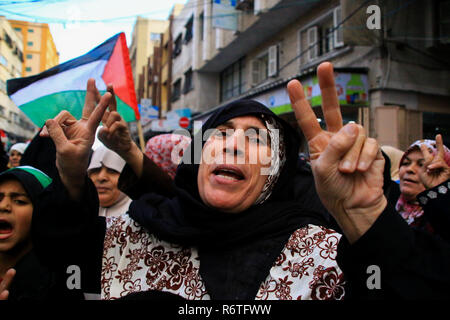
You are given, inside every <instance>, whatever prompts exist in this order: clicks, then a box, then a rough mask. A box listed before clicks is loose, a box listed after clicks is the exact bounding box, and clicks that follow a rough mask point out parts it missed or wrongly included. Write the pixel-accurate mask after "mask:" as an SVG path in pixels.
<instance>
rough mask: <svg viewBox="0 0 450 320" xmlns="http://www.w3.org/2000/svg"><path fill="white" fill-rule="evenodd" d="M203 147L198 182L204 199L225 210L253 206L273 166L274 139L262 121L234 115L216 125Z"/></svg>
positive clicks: (240, 209) (206, 202)
mask: <svg viewBox="0 0 450 320" xmlns="http://www.w3.org/2000/svg"><path fill="white" fill-rule="evenodd" d="M216 129H217V130H216V131H215V134H213V135H211V136H210V137H209V139H208V140H207V141H206V143H205V145H204V147H203V150H202V162H201V164H200V166H199V171H198V176H197V183H198V190H199V194H200V197H201V199H202V200H203V202H204V203H205V204H206V205H207V206H210V207H213V208H216V209H219V210H220V211H223V212H229V213H238V212H242V211H244V210H246V209H247V208H249V207H250V206H251V205H252V204H253V203H254V202H255V201H256V199H257V198H258V196H259V195H260V194H261V191H262V188H263V186H264V183H265V181H266V179H267V174H262V172H264V171H267V169H268V168H270V160H271V157H270V154H271V147H270V139H269V135H268V134H267V129H266V127H265V126H264V124H263V123H262V121H261V120H260V119H258V118H256V117H253V116H243V117H237V118H233V119H231V120H229V121H227V122H225V123H224V124H222V125H220V126H218V127H217V128H216Z"/></svg>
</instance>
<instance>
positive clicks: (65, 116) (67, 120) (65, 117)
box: [39, 110, 77, 137]
mask: <svg viewBox="0 0 450 320" xmlns="http://www.w3.org/2000/svg"><path fill="white" fill-rule="evenodd" d="M53 120H55V121H56V122H57V123H58V124H59V125H60V126H70V125H72V124H74V123H75V122H76V121H77V119H75V117H74V116H72V114H70V112H69V111H67V110H63V111H61V112H60V113H58V115H57V116H56V117H54V118H53ZM39 135H40V136H41V137H49V134H48V129H47V126H46V125H44V127H43V128H42V130H41V133H40V134H39Z"/></svg>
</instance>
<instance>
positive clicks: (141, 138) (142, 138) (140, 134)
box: [137, 120, 145, 152]
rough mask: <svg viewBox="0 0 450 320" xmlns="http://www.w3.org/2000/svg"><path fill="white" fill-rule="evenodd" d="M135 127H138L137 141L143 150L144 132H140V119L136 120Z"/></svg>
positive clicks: (143, 150)
mask: <svg viewBox="0 0 450 320" xmlns="http://www.w3.org/2000/svg"><path fill="white" fill-rule="evenodd" d="M137 129H138V136H139V143H140V145H141V151H142V152H145V141H144V134H143V133H142V124H141V121H140V120H138V121H137Z"/></svg>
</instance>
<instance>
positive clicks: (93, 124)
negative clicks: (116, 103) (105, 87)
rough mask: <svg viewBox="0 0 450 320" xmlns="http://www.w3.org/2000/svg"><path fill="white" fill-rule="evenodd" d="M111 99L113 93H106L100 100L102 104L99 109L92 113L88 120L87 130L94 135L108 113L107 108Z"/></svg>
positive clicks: (98, 106)
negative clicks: (106, 112) (104, 115)
mask: <svg viewBox="0 0 450 320" xmlns="http://www.w3.org/2000/svg"><path fill="white" fill-rule="evenodd" d="M110 99H111V93H109V92H106V93H105V94H104V95H103V96H102V97H101V99H100V102H99V103H98V105H97V107H95V109H94V110H93V111H92V113H91V115H90V116H89V118H88V120H87V128H88V130H89V131H90V132H91V133H92V134H94V133H95V130H96V129H97V127H98V125H99V123H100V120H101V119H102V117H103V114H104V113H105V111H106V108H107V107H108V105H109V101H110Z"/></svg>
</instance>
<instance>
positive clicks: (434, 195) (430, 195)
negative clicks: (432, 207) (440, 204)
mask: <svg viewBox="0 0 450 320" xmlns="http://www.w3.org/2000/svg"><path fill="white" fill-rule="evenodd" d="M427 196H428V198H430V199H436V198H437V193H436V192H434V191H430V192H428V194H427Z"/></svg>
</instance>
